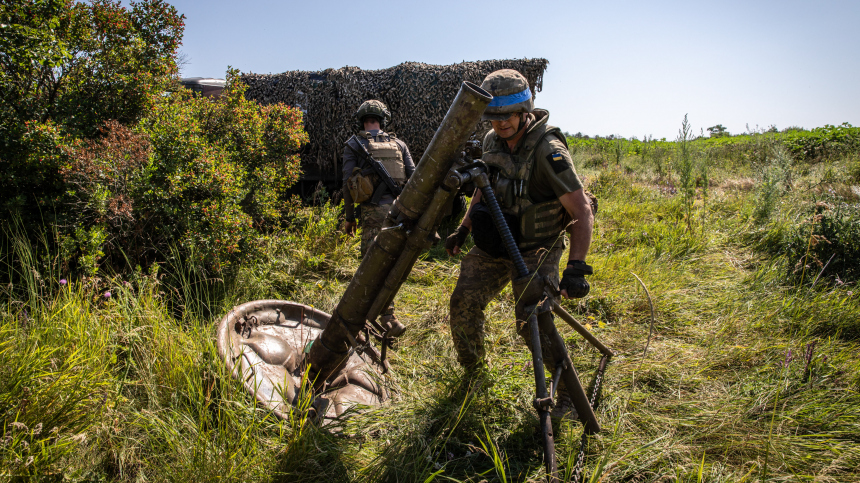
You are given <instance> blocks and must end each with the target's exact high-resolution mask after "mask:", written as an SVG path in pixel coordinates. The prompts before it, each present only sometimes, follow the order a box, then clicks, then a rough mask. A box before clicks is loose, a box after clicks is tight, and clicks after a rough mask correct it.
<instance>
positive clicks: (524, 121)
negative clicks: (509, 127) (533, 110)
mask: <svg viewBox="0 0 860 483" xmlns="http://www.w3.org/2000/svg"><path fill="white" fill-rule="evenodd" d="M518 114H519V115H520V125H519V126H517V132H515V133H513V134H511V135H510V136H508V137H506V138H502V141H508V140H510V139H513V138H515V137H517V136H519V135H520V133H521V132H523V131H524V130H525V129H526V126H528V124H529V122H528V120H529V118H528V116H523V114H526V113H525V112H520V113H518ZM499 137H501V136H499Z"/></svg>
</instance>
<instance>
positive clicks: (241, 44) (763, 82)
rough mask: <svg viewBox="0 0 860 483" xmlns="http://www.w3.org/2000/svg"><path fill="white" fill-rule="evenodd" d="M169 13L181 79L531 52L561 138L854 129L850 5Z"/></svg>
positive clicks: (448, 4) (257, 6) (859, 33)
mask: <svg viewBox="0 0 860 483" xmlns="http://www.w3.org/2000/svg"><path fill="white" fill-rule="evenodd" d="M168 1H170V0H168ZM170 3H172V4H173V5H175V6H176V7H177V9H178V10H179V11H180V12H181V13H184V14H185V15H186V16H187V17H188V18H187V21H186V30H185V37H184V40H183V45H182V49H181V50H182V52H183V53H184V54H185V55H186V56H187V60H188V61H189V63H188V64H187V65H186V66H185V67H184V68H183V72H182V74H183V76H187V77H190V76H204V77H224V72H225V70H226V68H227V66H228V65H232V66H233V67H236V68H239V69H240V70H241V71H242V72H254V73H279V72H284V71H288V70H321V69H326V68H329V67H332V68H338V67H343V66H345V65H353V66H358V67H360V68H362V69H382V68H386V67H391V66H394V65H397V64H399V63H401V62H405V61H418V62H426V63H431V64H450V63H455V62H461V61H463V60H486V59H502V58H523V57H544V58H546V59H548V60H549V61H550V65H549V67H548V69H547V72H546V77H545V82H544V90H543V92H541V93H539V94H538V95H537V98H536V104H537V106H538V107H542V108H546V109H548V110H549V111H550V113H551V123H552V124H555V125H557V126H559V127H561V128H562V129H563V130H565V131H568V132H571V133H575V132H577V131H580V132H582V133H584V134H589V135H595V134H600V135H609V134H618V135H622V136H625V137H631V136H637V137H639V138H640V139H641V138H642V136H643V135H648V134H650V135H653V136H655V137H657V138H660V137H666V138H669V139H673V138H675V136H677V132H678V128H679V127H680V124H681V120H682V119H683V117H684V114H687V113H688V114H689V119H690V122H691V124H692V125H693V127H694V129H695V131H696V132H697V133H698V131H699V129H700V128H701V129H705V128H707V127H709V126H712V125H714V124H717V123H721V124H723V125H724V126H726V127H727V128H728V129H729V131H730V132H732V133H740V132H743V131H745V130H746V125H747V124H749V126H750V128H755V127H756V126H759V127H760V128H766V127H768V126H770V125H771V124H774V125H776V126H777V127H778V128H779V129H783V128H785V127H788V126H802V127H805V128H811V127H817V126H823V125H824V124H840V123H842V122H850V123H851V124H853V125H855V126H856V125H860V88H858V85H860V1H858V0H853V1H847V0H846V1H828V0H818V1H808V0H807V1H795V0H784V1H771V0H767V1H756V0H747V1H744V2H741V1H734V0H730V1H722V2H698V1H695V0H693V1H674V0H661V1H654V2H647V1H641V0H640V1H635V2H634V1H603V2H596V1H592V2H560V1H529V2H512V1H507V0H500V1H492V2H489V1H483V0H478V1H471V2H455V1H449V0H439V1H421V2H402V3H398V2H372V3H371V2H341V1H337V2H313V1H302V2H294V1H286V2H284V1H274V0H267V1H263V0H245V1H243V2H231V1H226V0H209V1H201V0H194V1H192V0H173V1H172V2H170Z"/></svg>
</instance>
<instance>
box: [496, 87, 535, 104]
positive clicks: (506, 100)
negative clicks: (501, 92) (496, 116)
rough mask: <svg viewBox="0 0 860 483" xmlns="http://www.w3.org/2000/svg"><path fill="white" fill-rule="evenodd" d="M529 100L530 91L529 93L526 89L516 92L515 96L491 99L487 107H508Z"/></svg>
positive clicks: (530, 96)
mask: <svg viewBox="0 0 860 483" xmlns="http://www.w3.org/2000/svg"><path fill="white" fill-rule="evenodd" d="M531 98H532V91H530V90H529V88H528V87H526V88H525V90H524V91H522V92H517V93H516V94H511V95H509V96H496V97H493V100H492V101H490V105H489V107H502V106H510V105H512V104H518V103H520V102H523V101H527V100H529V99H531Z"/></svg>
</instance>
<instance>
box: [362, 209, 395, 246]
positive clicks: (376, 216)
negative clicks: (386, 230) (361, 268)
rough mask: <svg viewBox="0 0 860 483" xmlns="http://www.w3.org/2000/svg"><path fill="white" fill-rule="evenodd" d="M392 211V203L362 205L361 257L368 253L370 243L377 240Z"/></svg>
mask: <svg viewBox="0 0 860 483" xmlns="http://www.w3.org/2000/svg"><path fill="white" fill-rule="evenodd" d="M389 211H391V203H389V204H385V205H378V206H377V205H373V204H370V203H362V204H361V221H360V227H361V256H364V254H365V253H367V248H368V247H369V246H370V242H372V241H373V239H374V238H376V234H377V233H379V230H381V229H382V223H384V222H385V217H386V216H388V212H389Z"/></svg>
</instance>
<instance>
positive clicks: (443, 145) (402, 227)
mask: <svg viewBox="0 0 860 483" xmlns="http://www.w3.org/2000/svg"><path fill="white" fill-rule="evenodd" d="M491 99H492V96H491V95H490V94H489V93H487V91H485V90H483V89H481V88H480V87H478V86H476V85H474V84H472V83H469V82H464V83H463V84H462V85H461V87H460V91H459V92H458V93H457V96H456V97H455V98H454V102H453V103H452V104H451V107H450V108H449V109H448V113H447V114H445V118H444V119H443V120H442V124H441V125H440V126H439V129H438V130H437V131H436V134H435V135H434V136H433V139H432V140H431V141H430V144H429V145H428V146H427V149H426V150H425V151H424V154H423V155H422V156H421V161H419V163H418V165H417V166H416V167H415V171H414V172H413V174H412V176H411V177H410V178H409V181H407V182H406V186H404V187H403V190H402V191H401V193H400V196H398V197H397V199H396V200H395V201H394V206H393V207H392V209H391V212H390V213H389V214H388V218H387V219H386V221H385V227H391V229H388V230H382V231H380V232H379V235H377V236H376V238H375V239H374V241H373V242H372V243H371V244H370V247H369V248H368V250H367V253H366V254H365V255H364V258H363V259H362V261H361V264H360V265H359V267H358V270H356V272H355V276H354V277H353V278H352V280H351V281H350V283H349V286H347V288H346V291H344V294H343V296H342V297H341V299H340V302H338V304H337V307H336V308H335V309H334V311H333V313H332V316H331V320H330V322H329V323H328V325H327V326H326V327H325V329H324V330H323V332H322V333H321V334H320V336H319V337H318V338H317V340H316V341H315V342H314V343H313V345H311V349H310V353H309V354H308V355H307V357H306V362H308V363H309V364H310V374H309V377H310V378H311V379H312V380H314V378H316V379H315V380H316V381H317V387H322V386H323V385H324V384H325V382H326V381H327V380H329V379H330V378H332V377H333V376H336V375H337V373H338V372H339V370H340V369H341V368H342V366H343V364H344V362H345V361H346V358H347V356H348V355H349V347H350V344H349V340H350V338H351V337H352V338H354V337H355V336H356V335H357V334H358V332H359V331H361V329H362V328H364V326H365V322H366V320H367V319H368V317H369V315H370V311H371V307H372V306H374V305H375V306H376V307H379V308H381V309H384V308H385V307H387V305H385V303H381V299H383V298H384V299H390V298H392V297H393V294H392V293H390V291H391V290H392V289H393V288H394V287H399V281H401V280H402V279H403V278H405V274H404V273H401V272H402V271H403V270H405V271H406V273H408V270H409V269H411V267H412V264H414V262H415V260H414V259H411V260H410V259H408V258H417V257H418V254H419V253H420V251H416V250H411V249H410V250H405V248H406V246H407V240H408V239H410V238H412V236H411V235H413V230H414V229H415V228H416V227H417V225H418V223H416V220H418V219H419V218H421V216H422V215H423V214H425V212H426V211H428V210H429V209H430V208H431V204H433V205H435V203H431V201H432V199H433V197H434V196H435V195H436V194H437V192H438V190H439V189H440V186H441V185H442V182H443V181H444V180H445V177H446V176H447V175H448V172H449V170H450V169H451V167H452V165H453V164H454V161H455V160H457V159H458V158H459V157H460V152H461V150H462V146H463V145H464V144H465V142H466V141H467V140H468V139H469V135H470V134H471V133H472V131H473V130H474V129H475V126H476V125H477V124H478V121H479V120H480V119H481V115H482V114H483V112H484V109H486V107H487V105H488V104H489V103H490V100H491ZM434 221H435V223H436V224H437V225H438V220H434ZM432 224H433V223H431V225H432ZM422 231H424V228H422ZM434 231H435V228H434V229H433V230H431V231H430V233H433V232H434ZM407 252H408V253H407ZM404 257H405V258H404ZM395 265H396V267H397V273H394V272H395ZM388 278H392V279H395V280H397V283H393V284H392V283H389V284H388V286H389V287H391V288H389V289H385V287H384V285H385V282H386V279H388ZM382 292H385V294H383V293H382ZM377 298H380V303H376V304H375V302H376V299H377ZM376 315H378V313H377V314H376ZM374 318H375V315H374Z"/></svg>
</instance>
